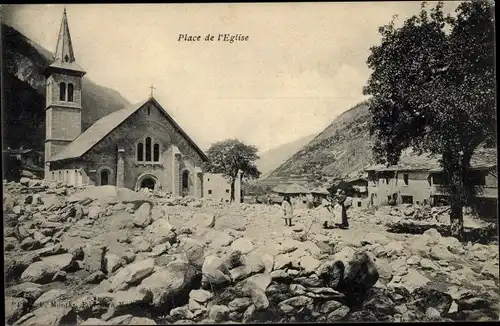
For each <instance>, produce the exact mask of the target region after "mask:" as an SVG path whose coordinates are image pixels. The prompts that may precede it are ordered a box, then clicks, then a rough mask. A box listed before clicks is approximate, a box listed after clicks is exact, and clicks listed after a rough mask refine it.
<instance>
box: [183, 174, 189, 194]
mask: <svg viewBox="0 0 500 326" xmlns="http://www.w3.org/2000/svg"><path fill="white" fill-rule="evenodd" d="M188 189H189V171H188V170H185V171H184V172H182V190H183V191H185V190H188Z"/></svg>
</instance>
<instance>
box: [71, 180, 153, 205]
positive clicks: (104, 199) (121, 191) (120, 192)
mask: <svg viewBox="0 0 500 326" xmlns="http://www.w3.org/2000/svg"><path fill="white" fill-rule="evenodd" d="M87 198H90V199H93V200H99V202H101V203H102V204H106V205H107V204H118V203H134V204H136V205H139V204H141V203H144V202H151V200H150V199H149V198H148V197H147V196H145V195H144V194H143V193H140V192H135V191H133V190H130V189H127V188H119V187H115V186H110V185H108V186H88V187H86V188H85V189H84V190H82V191H79V192H76V193H74V194H72V195H71V196H69V197H68V202H69V203H75V202H79V201H83V200H85V199H87Z"/></svg>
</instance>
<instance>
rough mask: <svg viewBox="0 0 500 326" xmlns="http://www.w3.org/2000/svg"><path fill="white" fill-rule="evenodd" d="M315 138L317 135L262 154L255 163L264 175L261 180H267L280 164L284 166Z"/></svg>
mask: <svg viewBox="0 0 500 326" xmlns="http://www.w3.org/2000/svg"><path fill="white" fill-rule="evenodd" d="M315 136H316V135H309V136H306V137H302V138H300V139H297V140H296V141H293V142H291V143H288V144H284V145H281V146H278V147H275V148H272V149H270V150H268V151H266V152H264V153H262V154H260V155H259V156H260V159H258V160H257V161H256V162H255V163H256V164H257V168H258V169H259V171H260V172H261V173H262V175H261V179H265V178H266V176H267V175H268V174H269V173H270V172H272V171H273V170H274V169H276V168H277V167H278V166H280V164H283V163H284V162H285V161H286V160H287V159H288V158H290V157H291V156H292V155H293V154H294V153H295V152H297V151H298V150H299V149H301V148H302V147H304V146H305V145H306V144H308V143H309V142H310V141H311V140H312V139H313V138H314V137H315Z"/></svg>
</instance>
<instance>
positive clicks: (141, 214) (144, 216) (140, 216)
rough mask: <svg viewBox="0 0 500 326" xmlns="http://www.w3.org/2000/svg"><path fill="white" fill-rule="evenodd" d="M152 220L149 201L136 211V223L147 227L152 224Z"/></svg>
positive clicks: (141, 226) (138, 225)
mask: <svg viewBox="0 0 500 326" xmlns="http://www.w3.org/2000/svg"><path fill="white" fill-rule="evenodd" d="M151 221H152V218H151V205H150V204H149V203H144V204H142V205H141V206H140V207H139V209H138V210H137V211H135V213H134V221H133V222H134V225H135V226H137V227H140V228H145V227H146V226H148V225H149V224H151Z"/></svg>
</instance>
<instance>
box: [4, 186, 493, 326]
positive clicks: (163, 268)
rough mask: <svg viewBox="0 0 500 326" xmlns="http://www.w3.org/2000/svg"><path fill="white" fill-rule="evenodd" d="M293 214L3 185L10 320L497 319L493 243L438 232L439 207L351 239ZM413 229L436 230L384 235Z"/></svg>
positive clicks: (375, 214) (365, 227)
mask: <svg viewBox="0 0 500 326" xmlns="http://www.w3.org/2000/svg"><path fill="white" fill-rule="evenodd" d="M296 213H297V215H298V216H297V218H295V219H294V224H295V225H294V226H292V227H287V226H285V224H284V221H283V220H282V219H281V218H280V208H279V207H276V206H266V205H259V204H255V205H253V204H252V205H249V204H241V205H236V204H235V205H223V204H213V203H211V202H209V201H199V200H194V199H191V198H183V199H181V198H170V197H169V196H168V194H164V193H137V192H133V191H130V190H127V189H123V188H115V187H113V186H103V187H88V188H85V189H75V188H73V187H67V186H65V185H62V184H56V183H50V184H45V183H44V182H42V181H38V180H32V179H26V178H23V179H22V180H21V183H5V182H4V247H5V272H4V275H5V278H6V290H5V311H6V323H7V324H9V325H13V324H15V325H60V324H78V325H80V324H81V325H116V324H122V325H125V324H142V325H144V324H171V323H176V324H180V323H184V324H185V323H198V322H202V323H241V322H244V323H248V322H299V321H306V322H307V321H310V322H336V321H388V322H393V321H394V322H398V321H400V322H406V321H454V320H457V321H458V320H482V321H486V320H497V319H498V316H499V312H498V310H499V304H498V302H499V301H498V298H499V266H498V261H499V258H498V244H497V243H494V242H492V243H490V244H479V243H475V244H474V243H472V242H468V243H460V242H459V241H458V240H457V239H455V238H452V237H446V236H443V235H441V234H440V233H439V232H438V231H437V229H439V226H440V225H442V224H444V223H446V211H445V210H443V209H442V208H439V209H438V208H436V209H434V210H433V211H430V210H425V209H423V208H421V207H414V206H400V207H392V208H390V207H389V208H388V207H384V208H381V209H379V210H372V211H366V210H365V211H356V210H349V215H350V217H351V219H350V224H351V228H350V229H348V230H340V229H329V230H325V229H323V228H322V227H321V224H322V220H323V218H324V214H325V212H323V211H322V210H321V209H316V210H303V211H297V212H296ZM409 220H413V221H420V222H422V223H423V224H427V225H429V226H430V227H432V228H429V227H427V230H426V231H425V232H424V233H423V234H417V235H412V234H405V233H399V234H398V233H389V232H387V231H386V228H387V227H386V226H385V224H386V223H392V224H394V223H396V224H397V223H400V224H401V223H404V222H405V221H406V222H407V221H409ZM467 223H468V224H473V225H472V226H473V227H478V223H479V222H478V221H474V220H472V219H468V220H467ZM474 224H475V225H474ZM434 225H436V226H435V227H434ZM469 226H470V225H469Z"/></svg>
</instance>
